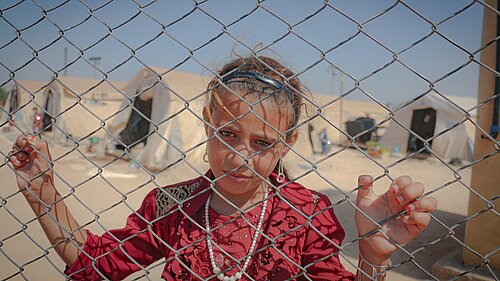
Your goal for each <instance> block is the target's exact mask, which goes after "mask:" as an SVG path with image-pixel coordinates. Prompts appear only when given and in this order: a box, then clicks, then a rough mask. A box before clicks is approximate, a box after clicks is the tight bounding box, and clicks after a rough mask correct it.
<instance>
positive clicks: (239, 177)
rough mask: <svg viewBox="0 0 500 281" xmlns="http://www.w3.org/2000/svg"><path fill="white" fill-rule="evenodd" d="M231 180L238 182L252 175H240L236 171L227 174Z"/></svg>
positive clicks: (246, 179) (244, 180)
mask: <svg viewBox="0 0 500 281" xmlns="http://www.w3.org/2000/svg"><path fill="white" fill-rule="evenodd" d="M226 178H228V179H229V180H230V181H232V182H236V183H242V182H246V181H248V179H249V178H250V177H247V176H244V175H239V174H235V173H231V174H228V175H227V176H226Z"/></svg>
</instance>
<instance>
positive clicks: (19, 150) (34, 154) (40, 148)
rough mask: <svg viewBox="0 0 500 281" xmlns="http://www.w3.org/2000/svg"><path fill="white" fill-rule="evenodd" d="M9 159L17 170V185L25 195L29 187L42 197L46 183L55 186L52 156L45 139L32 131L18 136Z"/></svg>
mask: <svg viewBox="0 0 500 281" xmlns="http://www.w3.org/2000/svg"><path fill="white" fill-rule="evenodd" d="M9 161H10V162H11V163H12V165H13V166H14V170H15V171H16V178H17V185H18V187H19V189H20V190H21V191H22V192H23V193H24V194H25V195H27V194H26V192H29V191H28V189H27V188H29V189H30V190H31V191H32V192H33V193H34V194H35V195H37V196H39V197H40V195H41V191H42V187H43V186H44V185H46V184H47V183H49V184H51V185H52V186H53V172H52V169H51V167H52V158H51V156H50V152H49V146H48V143H47V142H46V141H45V140H42V139H40V138H38V137H35V136H33V135H32V134H30V133H24V134H22V135H20V136H18V137H17V139H16V141H15V143H14V145H13V146H12V150H11V152H10V153H9Z"/></svg>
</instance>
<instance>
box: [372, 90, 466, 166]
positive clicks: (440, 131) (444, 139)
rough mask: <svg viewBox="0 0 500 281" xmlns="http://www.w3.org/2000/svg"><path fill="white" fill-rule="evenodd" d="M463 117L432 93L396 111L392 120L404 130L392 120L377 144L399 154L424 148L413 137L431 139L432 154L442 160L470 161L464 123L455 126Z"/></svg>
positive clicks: (461, 112)
mask: <svg viewBox="0 0 500 281" xmlns="http://www.w3.org/2000/svg"><path fill="white" fill-rule="evenodd" d="M402 105H403V104H401V105H399V106H396V107H395V108H400V107H401V106H402ZM465 118H466V115H465V113H464V112H463V111H462V110H461V109H460V108H459V107H457V106H455V105H453V104H452V103H450V102H448V101H447V100H445V99H444V98H443V97H441V96H439V95H437V94H435V93H431V94H428V95H425V96H423V97H421V98H420V99H418V100H416V101H415V102H413V103H411V104H409V105H407V106H405V107H403V108H401V109H400V110H397V111H396V112H395V113H394V117H393V119H394V120H397V121H398V122H399V123H401V125H403V126H404V127H406V128H404V127H403V126H401V125H400V124H398V123H397V122H395V121H394V120H392V121H391V122H390V124H389V126H388V128H387V130H386V132H385V134H384V135H383V136H382V138H381V140H380V144H381V145H382V146H385V147H387V148H388V149H389V150H391V151H392V150H393V149H394V148H396V147H397V148H399V151H401V152H402V153H406V152H412V151H415V150H419V149H420V148H422V147H423V143H422V142H420V141H419V140H418V139H416V138H415V137H414V135H415V134H416V135H419V136H421V137H422V138H424V139H428V140H432V141H431V142H430V144H431V148H432V151H433V152H434V153H436V154H437V155H438V156H439V157H441V158H443V159H444V160H445V161H449V160H451V159H454V158H458V159H462V160H468V161H470V160H472V141H471V138H470V136H469V135H468V134H467V130H466V127H465V124H464V123H462V124H460V125H458V126H457V124H459V123H460V122H462V121H463V120H464V119H465ZM450 128H451V129H450ZM409 130H411V131H412V132H413V134H410V132H409Z"/></svg>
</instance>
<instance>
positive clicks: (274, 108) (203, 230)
mask: <svg viewBox="0 0 500 281" xmlns="http://www.w3.org/2000/svg"><path fill="white" fill-rule="evenodd" d="M302 95H303V89H302V86H301V84H300V82H299V80H298V78H297V77H296V76H295V75H294V74H293V73H292V72H291V71H290V70H289V69H287V68H285V67H283V66H282V65H281V64H279V63H278V62H276V61H275V60H273V59H271V58H269V57H254V56H252V57H248V58H238V59H236V60H234V61H232V62H230V63H229V64H227V65H226V66H224V67H223V68H222V70H221V71H220V72H219V75H218V76H217V77H216V78H214V79H213V80H212V82H211V83H210V84H209V86H208V90H207V103H206V105H205V107H204V109H203V118H204V121H205V131H206V134H207V138H208V142H207V150H206V154H205V156H204V157H203V158H204V160H206V161H208V162H209V165H210V170H209V171H208V172H207V173H206V174H205V175H203V176H201V177H199V178H196V179H193V180H189V181H186V182H182V183H178V184H175V185H171V186H166V187H163V188H158V189H155V190H153V191H151V192H150V193H149V194H148V195H147V196H146V198H145V199H144V201H143V203H142V205H141V207H140V208H139V210H137V211H136V212H133V213H132V214H131V215H130V216H129V218H128V220H127V224H126V226H125V227H124V228H122V229H119V230H111V231H107V232H106V233H105V234H104V235H103V236H100V237H99V236H96V235H94V234H93V233H91V232H89V231H86V230H84V229H82V227H80V226H79V225H78V223H77V222H76V221H75V219H74V218H73V216H72V215H71V213H70V212H69V210H68V209H67V207H66V205H65V204H64V201H63V200H62V198H61V195H60V194H59V193H58V192H57V190H56V189H55V188H54V182H53V173H52V167H51V164H52V163H51V157H50V153H49V149H48V145H47V143H46V142H45V141H44V140H41V139H37V138H35V137H33V136H31V135H21V136H19V137H18V138H17V140H16V142H15V144H14V146H13V150H12V152H11V155H10V157H9V159H10V161H11V163H12V164H13V165H14V167H15V169H16V175H17V183H18V185H19V188H20V189H21V190H22V192H23V194H24V195H25V196H26V199H27V200H28V202H29V204H30V205H31V207H32V208H33V211H34V212H35V214H36V215H37V217H38V218H39V221H40V224H41V225H42V227H43V229H44V231H45V233H46V235H47V237H48V238H49V241H50V242H51V243H52V245H54V248H55V250H56V251H57V253H58V254H59V255H60V256H61V258H62V259H63V260H64V262H65V263H66V264H67V265H68V268H67V269H66V271H65V273H66V274H67V275H68V276H69V278H71V279H75V280H81V279H84V280H100V279H103V278H108V279H112V280H119V279H123V278H125V277H126V276H128V275H129V274H131V273H132V272H134V271H137V270H141V269H144V268H145V267H146V266H148V265H149V264H151V263H152V262H154V261H156V260H159V259H160V258H164V259H165V268H164V271H163V274H162V277H163V278H164V279H166V280H290V279H293V280H296V279H298V280H383V279H384V275H385V272H386V270H387V269H388V268H389V267H390V260H389V258H390V256H391V254H392V253H393V252H394V251H396V250H397V246H395V245H396V244H398V245H405V244H406V243H407V242H408V241H410V240H411V239H413V238H414V237H415V236H417V235H418V234H419V233H420V232H421V231H422V230H423V229H424V228H425V227H426V226H427V224H428V223H429V221H430V217H429V214H428V212H430V211H433V210H434V209H435V208H436V205H437V203H436V200H435V199H434V198H432V197H425V198H422V199H419V200H417V198H418V197H419V196H420V195H422V194H423V192H424V186H423V185H422V184H420V183H413V182H412V179H411V178H410V177H408V176H402V177H398V178H397V179H395V180H394V182H393V183H392V184H391V186H390V187H389V189H388V191H387V192H385V193H384V194H383V195H382V196H380V197H377V196H375V195H374V194H373V192H372V178H371V177H370V176H360V177H359V180H358V183H359V186H360V188H359V190H358V195H357V203H356V204H357V207H358V208H359V209H358V210H357V212H356V225H357V228H358V232H359V237H360V240H359V243H358V244H359V253H360V255H359V262H358V272H357V273H356V274H355V275H354V274H352V273H350V272H348V271H346V270H345V269H344V267H343V266H342V264H341V263H340V262H339V257H338V252H339V251H341V250H342V249H341V243H342V239H343V237H344V231H343V229H342V227H341V225H340V224H339V221H338V220H337V218H336V216H335V214H334V212H333V209H332V206H331V203H330V201H329V199H328V197H326V196H325V195H323V194H320V193H317V192H314V191H311V190H309V189H306V188H305V187H303V186H301V185H300V184H298V183H296V182H293V181H290V180H289V178H288V176H287V174H286V173H285V170H284V168H283V165H282V159H283V157H284V156H285V155H286V154H287V153H288V151H289V150H290V149H291V148H292V147H293V145H294V144H295V142H296V141H297V137H298V133H297V124H298V121H299V118H300V112H301V107H302V105H303V103H302ZM391 217H393V219H390V218H391ZM387 218H389V219H387ZM381 221H384V223H383V224H382V225H381V227H379V228H377V226H379V225H378V223H377V222H381Z"/></svg>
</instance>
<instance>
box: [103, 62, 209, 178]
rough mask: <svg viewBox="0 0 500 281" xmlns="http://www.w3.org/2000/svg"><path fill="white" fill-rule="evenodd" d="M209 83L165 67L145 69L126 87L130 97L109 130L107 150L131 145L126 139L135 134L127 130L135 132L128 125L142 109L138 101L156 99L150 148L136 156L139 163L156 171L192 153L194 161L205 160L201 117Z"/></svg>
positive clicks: (146, 147)
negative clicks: (135, 107)
mask: <svg viewBox="0 0 500 281" xmlns="http://www.w3.org/2000/svg"><path fill="white" fill-rule="evenodd" d="M208 82H209V78H208V77H204V76H201V75H195V74H190V73H184V72H179V71H168V70H166V69H162V68H143V69H142V70H140V71H139V72H137V74H136V75H135V76H134V77H133V78H132V79H131V80H130V81H129V82H128V83H127V84H126V85H125V87H124V88H123V93H124V94H125V95H126V97H125V98H123V99H122V103H121V105H120V107H119V114H117V115H116V116H115V117H114V118H113V119H112V120H111V121H110V122H109V124H108V125H107V127H106V128H107V130H108V132H109V133H110V134H108V135H107V139H106V141H105V142H106V145H107V150H108V151H112V150H114V148H113V146H116V145H117V144H118V145H123V144H125V145H127V143H126V142H127V140H126V139H125V138H123V136H125V135H130V134H131V133H130V132H124V131H125V130H128V129H134V128H131V127H130V126H128V127H127V124H131V123H130V118H131V117H134V116H136V117H137V113H138V111H139V110H138V109H135V110H134V109H133V106H132V105H133V104H134V103H135V102H134V101H135V99H137V98H138V99H140V100H142V101H147V100H152V106H151V114H150V116H147V117H148V119H149V120H147V121H148V122H147V123H149V129H148V136H147V139H146V145H145V147H144V149H143V150H142V151H140V152H139V153H138V154H137V155H134V156H133V157H134V160H135V161H138V162H140V163H141V164H142V165H144V166H146V167H148V168H150V169H153V170H154V169H159V168H162V167H165V166H166V165H169V164H172V163H175V161H178V160H179V159H181V158H183V157H185V156H184V155H183V154H185V153H186V152H188V151H189V156H191V157H193V159H194V158H199V159H201V157H202V153H203V148H204V145H203V143H204V142H205V140H206V137H205V133H204V129H203V122H202V121H201V119H200V117H197V116H201V110H202V107H203V104H204V95H203V93H204V91H205V88H206V85H207V84H208ZM191 111H192V112H191ZM139 119H140V118H139ZM142 119H144V118H142ZM134 130H136V128H135V129H134ZM190 149H194V151H192V152H191V151H190Z"/></svg>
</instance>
